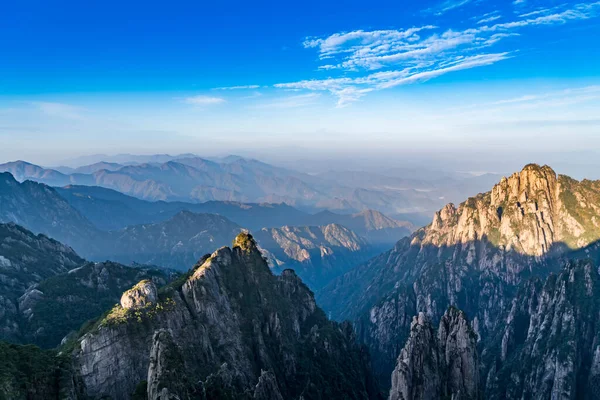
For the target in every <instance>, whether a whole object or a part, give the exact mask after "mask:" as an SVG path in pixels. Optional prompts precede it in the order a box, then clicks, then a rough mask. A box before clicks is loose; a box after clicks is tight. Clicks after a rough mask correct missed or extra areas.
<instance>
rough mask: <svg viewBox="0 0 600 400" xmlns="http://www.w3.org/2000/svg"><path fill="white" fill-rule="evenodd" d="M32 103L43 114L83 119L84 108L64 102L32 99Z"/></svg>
mask: <svg viewBox="0 0 600 400" xmlns="http://www.w3.org/2000/svg"><path fill="white" fill-rule="evenodd" d="M30 104H31V105H33V106H35V107H37V108H38V109H39V110H40V111H41V112H42V113H43V114H45V115H48V116H51V117H58V118H63V119H73V120H82V119H84V116H83V111H84V110H83V108H81V107H77V106H73V105H70V104H64V103H55V102H48V101H32V102H30Z"/></svg>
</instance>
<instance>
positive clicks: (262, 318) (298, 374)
mask: <svg viewBox="0 0 600 400" xmlns="http://www.w3.org/2000/svg"><path fill="white" fill-rule="evenodd" d="M233 244H234V247H233V248H228V247H224V248H221V249H219V250H217V251H215V252H214V253H213V254H212V255H210V256H209V257H206V258H204V259H203V260H202V262H201V264H200V265H197V266H196V267H195V268H194V269H193V270H192V271H190V273H189V274H188V275H187V279H186V280H185V282H183V283H182V282H181V281H176V282H174V283H173V284H171V285H169V286H167V287H166V288H163V289H161V292H160V294H159V295H158V296H157V297H158V298H157V302H156V303H154V302H151V300H152V297H153V294H154V290H153V289H154V287H151V286H149V285H148V284H147V283H141V284H138V285H136V287H134V288H133V289H132V290H130V291H128V292H127V293H126V294H125V295H124V299H125V301H123V304H122V307H120V306H117V307H115V308H113V310H112V311H111V312H110V313H109V314H108V315H107V316H105V318H103V319H102V320H101V321H99V322H98V324H97V329H94V330H92V331H90V332H89V333H87V334H85V335H84V336H82V337H81V338H79V339H78V340H77V345H76V349H75V351H74V354H73V358H74V363H75V367H74V368H75V375H76V382H77V385H79V386H80V387H79V388H78V390H80V391H81V392H82V393H85V394H87V395H88V396H90V397H92V398H101V397H102V396H107V397H110V398H114V399H116V400H120V399H126V398H129V395H130V394H131V393H132V392H133V391H134V390H135V391H136V393H137V392H138V391H141V388H142V386H143V385H144V381H147V387H146V388H147V396H148V398H151V399H153V400H158V399H160V400H163V399H175V398H180V399H189V398H200V399H203V398H206V399H213V398H236V399H248V400H250V399H255V400H280V399H282V398H290V399H298V398H306V399H309V398H319V395H320V394H321V393H336V390H339V387H343V388H344V393H345V395H347V398H354V399H359V398H368V397H369V396H370V395H374V394H375V393H376V389H375V387H374V384H373V381H372V379H371V378H370V373H369V372H368V370H367V360H366V359H365V357H364V356H363V354H362V353H361V349H360V348H359V346H358V345H356V343H355V342H354V340H353V339H351V338H349V337H348V336H347V334H346V332H345V330H344V328H343V327H341V326H340V325H338V324H336V323H334V322H331V321H329V320H328V319H327V318H326V316H325V314H324V313H323V311H322V310H320V309H319V308H318V307H317V306H316V303H315V301H314V298H313V294H312V292H311V291H310V290H309V289H308V288H307V287H306V286H305V285H304V284H303V283H302V281H301V280H300V279H299V278H298V277H297V276H296V275H295V273H294V272H293V271H286V272H284V273H283V274H282V275H281V276H275V275H273V274H272V273H271V271H270V269H269V267H268V265H267V263H266V261H265V260H264V259H263V258H262V255H261V254H260V252H259V251H258V248H257V246H256V242H255V241H254V239H253V238H252V236H251V235H249V234H247V233H244V234H240V235H238V237H237V238H236V239H235V240H234V242H233ZM150 303H152V304H150ZM144 305H146V306H144ZM140 306H142V308H135V307H140ZM128 307H129V308H128ZM131 307H134V308H133V309H132V308H131ZM117 371H118V372H117ZM264 371H268V372H266V373H265V372H264ZM138 389H140V390H138ZM203 396H205V397H203Z"/></svg>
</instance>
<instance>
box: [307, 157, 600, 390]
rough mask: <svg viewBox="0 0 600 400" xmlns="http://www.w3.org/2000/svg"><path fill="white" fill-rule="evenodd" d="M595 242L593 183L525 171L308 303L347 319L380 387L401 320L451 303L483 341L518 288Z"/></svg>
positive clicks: (445, 213) (597, 192)
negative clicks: (364, 347) (467, 317)
mask: <svg viewBox="0 0 600 400" xmlns="http://www.w3.org/2000/svg"><path fill="white" fill-rule="evenodd" d="M599 239H600V182H591V181H581V182H578V181H575V180H573V179H571V178H569V177H566V176H562V175H556V173H555V172H554V171H553V170H552V169H551V168H550V167H547V166H543V167H541V166H538V165H534V164H531V165H528V166H526V167H525V168H524V169H523V170H522V171H520V172H518V173H515V174H513V175H511V176H510V177H508V178H504V179H502V181H501V182H499V183H498V184H497V185H496V186H494V188H493V189H492V190H491V191H489V192H487V193H483V194H479V195H477V196H475V197H472V198H469V199H468V200H467V201H465V202H463V203H462V204H460V205H459V206H458V207H456V206H454V205H453V204H449V205H447V206H445V207H444V208H443V209H441V210H440V211H438V212H437V213H436V214H435V216H434V218H433V220H432V223H431V224H430V225H429V226H427V227H425V228H422V229H420V230H418V231H416V232H415V233H414V234H413V235H412V236H411V237H409V238H405V239H402V240H400V241H399V242H398V243H397V244H396V246H395V247H394V248H393V249H392V250H390V251H389V252H387V253H384V254H382V255H380V256H378V257H376V258H374V259H372V260H370V261H368V262H367V263H365V264H363V265H361V266H358V267H357V268H355V269H353V270H351V271H350V272H348V273H347V274H345V275H343V276H341V277H339V278H337V279H335V280H334V281H333V282H332V283H331V284H329V285H328V286H327V287H325V288H324V289H322V290H320V291H319V293H318V302H319V304H320V305H321V306H322V307H323V308H324V309H325V310H326V311H328V312H330V313H331V315H332V317H333V318H336V319H351V320H353V321H355V323H356V329H357V332H358V334H359V338H360V340H361V341H362V342H363V343H365V344H366V345H367V346H368V347H369V348H370V349H371V350H372V352H373V354H374V359H373V361H374V370H375V372H376V374H377V375H378V378H379V380H380V382H382V383H383V384H385V381H386V377H387V376H389V373H390V371H391V369H392V368H393V365H394V360H395V358H396V357H397V355H398V343H399V342H400V343H401V342H402V341H403V340H404V339H405V338H406V337H407V336H408V332H409V328H410V322H409V321H410V320H409V319H408V318H406V316H407V315H416V314H418V313H419V312H424V313H426V314H427V315H428V316H429V317H430V318H432V320H433V321H439V320H440V319H441V317H442V315H443V314H444V311H445V310H446V308H447V307H448V306H449V305H455V306H457V307H458V308H460V309H462V310H464V311H465V312H466V313H467V314H468V315H471V316H472V317H473V322H472V325H473V328H474V330H475V331H476V332H477V333H478V335H479V337H480V338H482V339H483V338H486V337H487V336H488V335H490V334H491V333H492V332H494V331H495V329H497V327H498V324H500V323H501V321H500V318H501V316H502V315H503V314H504V313H505V312H506V311H507V309H508V308H509V307H510V306H511V301H512V299H513V296H514V293H515V292H516V289H517V288H518V287H519V285H521V284H522V283H523V282H525V281H526V280H527V279H528V278H529V277H531V276H532V275H533V276H541V277H545V276H547V275H548V274H549V273H551V272H553V271H558V270H559V269H560V262H559V258H560V257H571V256H572V255H573V254H574V251H575V250H578V249H581V250H580V251H579V252H585V254H583V255H578V256H577V257H580V256H593V255H595V254H598V253H599V252H600V247H599V245H598V242H597V241H598V240H599ZM398 293H403V296H404V300H402V299H400V298H398V296H397V294H398ZM394 316H395V317H394ZM399 332H400V333H399Z"/></svg>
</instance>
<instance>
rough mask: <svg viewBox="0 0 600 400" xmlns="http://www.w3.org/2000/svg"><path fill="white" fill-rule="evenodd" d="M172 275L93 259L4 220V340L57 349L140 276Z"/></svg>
mask: <svg viewBox="0 0 600 400" xmlns="http://www.w3.org/2000/svg"><path fill="white" fill-rule="evenodd" d="M170 275H171V274H169V273H166V272H164V271H159V270H155V269H150V268H131V267H125V266H123V265H119V264H116V263H110V262H107V263H98V264H95V263H89V262H86V261H85V260H84V259H82V258H81V257H79V256H78V255H77V254H76V253H75V252H74V251H73V250H72V249H71V248H70V247H67V246H65V245H63V244H61V243H60V242H57V241H55V240H52V239H50V238H48V237H46V236H44V235H37V236H36V235H34V234H33V233H32V232H30V231H28V230H26V229H25V228H22V227H20V226H18V225H15V224H0V340H10V341H13V342H17V343H33V344H36V345H39V346H42V347H45V348H50V347H55V346H57V345H58V344H59V343H60V341H61V340H62V339H63V338H64V337H65V335H67V334H68V333H69V332H70V331H73V330H75V331H76V330H78V329H79V327H80V326H81V324H83V323H84V322H85V321H87V320H88V319H92V318H95V317H98V316H99V315H100V314H102V313H103V312H104V311H105V310H106V309H107V308H109V307H110V306H112V305H113V304H114V303H115V302H116V301H117V300H118V299H119V297H120V295H121V293H122V292H123V290H125V289H126V288H128V287H130V286H131V285H132V284H133V283H135V282H138V281H139V280H140V279H149V278H152V279H154V280H156V282H157V283H159V284H163V285H164V284H166V283H167V281H168V280H169V279H170Z"/></svg>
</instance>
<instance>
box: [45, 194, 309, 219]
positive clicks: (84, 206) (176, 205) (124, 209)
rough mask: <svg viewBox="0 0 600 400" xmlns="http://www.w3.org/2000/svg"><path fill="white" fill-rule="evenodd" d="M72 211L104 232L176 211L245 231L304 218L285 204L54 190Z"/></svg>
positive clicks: (306, 216)
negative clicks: (218, 217)
mask: <svg viewBox="0 0 600 400" xmlns="http://www.w3.org/2000/svg"><path fill="white" fill-rule="evenodd" d="M56 191H57V192H58V193H59V194H60V195H61V196H62V197H64V198H65V199H66V200H67V201H68V202H69V203H70V204H71V205H72V206H73V207H74V208H76V209H77V210H78V211H79V212H80V213H81V214H83V215H84V216H85V217H86V218H88V219H89V220H90V221H92V223H94V225H96V226H97V227H98V228H100V229H104V230H119V229H123V228H125V227H127V226H130V225H141V224H148V223H153V222H161V221H165V220H167V219H169V218H171V217H173V216H174V215H175V214H177V213H179V212H180V211H191V212H195V213H209V214H219V215H223V216H224V217H226V218H228V219H230V220H232V221H234V222H235V223H237V224H238V225H240V226H244V227H246V228H248V229H260V228H262V227H271V226H283V225H297V224H300V223H304V221H305V220H306V218H308V217H309V215H308V214H306V213H304V212H302V211H300V210H297V209H295V208H293V207H290V206H288V205H286V204H268V203H261V204H257V203H250V204H246V203H236V202H221V201H209V202H206V203H200V204H198V203H185V202H163V201H157V202H150V201H144V200H140V199H137V198H135V197H131V196H127V195H125V194H122V193H120V192H117V191H114V190H111V189H106V188H102V187H99V186H75V185H70V186H66V187H63V188H56Z"/></svg>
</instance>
